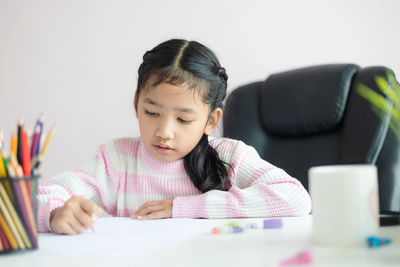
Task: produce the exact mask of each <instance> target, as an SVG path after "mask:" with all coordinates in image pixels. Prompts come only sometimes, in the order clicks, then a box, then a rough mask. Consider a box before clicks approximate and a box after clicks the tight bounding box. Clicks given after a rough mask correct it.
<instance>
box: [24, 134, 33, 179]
mask: <svg viewBox="0 0 400 267" xmlns="http://www.w3.org/2000/svg"><path fill="white" fill-rule="evenodd" d="M22 169H23V170H24V174H25V176H31V174H32V169H31V149H30V145H29V135H28V132H27V131H26V130H25V129H22Z"/></svg>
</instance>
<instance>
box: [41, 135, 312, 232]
mask: <svg viewBox="0 0 400 267" xmlns="http://www.w3.org/2000/svg"><path fill="white" fill-rule="evenodd" d="M209 143H210V145H211V146H212V147H214V149H215V150H216V151H217V153H218V155H219V157H220V158H221V159H222V160H223V161H225V162H227V163H229V165H230V166H231V167H229V170H228V177H229V180H230V182H231V184H232V187H231V188H230V189H229V190H228V191H220V190H210V191H208V192H206V193H202V192H201V191H199V190H198V189H197V188H196V187H195V186H194V184H193V183H192V182H191V180H190V178H189V176H188V175H187V173H186V171H185V168H184V160H183V159H180V160H177V161H175V162H161V161H158V160H156V159H154V158H153V157H152V156H151V154H150V153H149V152H148V151H147V149H146V148H145V145H144V143H143V141H142V140H141V138H140V137H137V138H120V139H115V140H112V141H111V142H109V143H107V144H105V145H102V146H100V147H99V149H98V151H97V155H96V156H95V157H93V158H92V159H91V160H90V161H88V162H86V163H85V164H83V165H82V166H81V167H80V168H78V169H76V170H75V171H69V172H64V173H62V174H60V175H57V176H54V177H52V178H50V179H48V181H47V182H46V183H45V184H43V185H42V186H39V187H38V190H37V201H38V229H39V231H40V232H48V231H51V229H50V220H49V218H50V213H51V212H52V211H53V210H54V209H56V208H59V207H61V206H63V205H64V204H65V202H66V201H68V199H69V198H70V197H71V196H73V195H83V196H85V197H86V198H87V199H90V200H92V201H94V202H95V203H96V204H97V205H99V206H100V207H101V208H103V210H104V211H106V212H107V213H108V214H110V215H113V216H118V217H128V216H131V215H133V214H134V213H135V211H136V210H138V209H139V208H140V207H141V206H142V205H143V204H144V203H145V202H147V201H154V200H162V199H167V198H174V200H173V208H172V217H174V218H245V217H283V216H302V215H306V214H309V212H310V210H311V200H310V197H309V195H308V193H307V191H306V190H305V189H304V187H303V186H302V184H301V183H300V182H299V181H298V180H297V179H295V178H292V177H291V176H289V175H288V174H287V173H286V172H285V171H283V170H282V169H280V168H277V167H275V166H273V165H272V164H270V163H268V162H267V161H265V160H263V159H261V158H260V157H259V155H258V153H257V152H256V150H255V149H254V148H253V147H251V146H248V145H246V144H245V143H243V142H241V141H237V140H233V139H228V138H210V140H209Z"/></svg>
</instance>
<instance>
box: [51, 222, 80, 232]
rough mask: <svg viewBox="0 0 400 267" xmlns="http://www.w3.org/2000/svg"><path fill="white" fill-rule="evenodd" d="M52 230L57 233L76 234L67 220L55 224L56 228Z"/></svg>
mask: <svg viewBox="0 0 400 267" xmlns="http://www.w3.org/2000/svg"><path fill="white" fill-rule="evenodd" d="M53 230H54V231H55V232H56V233H58V234H67V235H74V234H76V232H75V230H74V229H73V228H72V227H71V225H70V224H69V223H67V222H66V223H63V224H62V225H59V226H57V227H56V229H53Z"/></svg>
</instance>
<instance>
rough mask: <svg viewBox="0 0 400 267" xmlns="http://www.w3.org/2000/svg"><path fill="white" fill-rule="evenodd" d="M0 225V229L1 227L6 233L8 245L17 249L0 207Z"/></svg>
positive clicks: (15, 240) (15, 241)
mask: <svg viewBox="0 0 400 267" xmlns="http://www.w3.org/2000/svg"><path fill="white" fill-rule="evenodd" d="M0 226H1V229H3V231H4V234H5V235H6V237H7V240H8V242H9V244H10V246H11V247H12V249H14V250H16V249H18V243H17V239H16V238H15V236H14V235H13V233H12V231H11V229H10V227H9V226H8V224H7V222H6V220H5V218H4V215H3V213H2V212H1V209H0Z"/></svg>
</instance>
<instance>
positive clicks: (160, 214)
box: [140, 210, 169, 220]
mask: <svg viewBox="0 0 400 267" xmlns="http://www.w3.org/2000/svg"><path fill="white" fill-rule="evenodd" d="M165 218H169V216H168V214H167V212H166V211H165V210H160V211H157V212H153V213H150V214H147V215H143V216H141V217H140V220H154V219H165Z"/></svg>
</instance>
